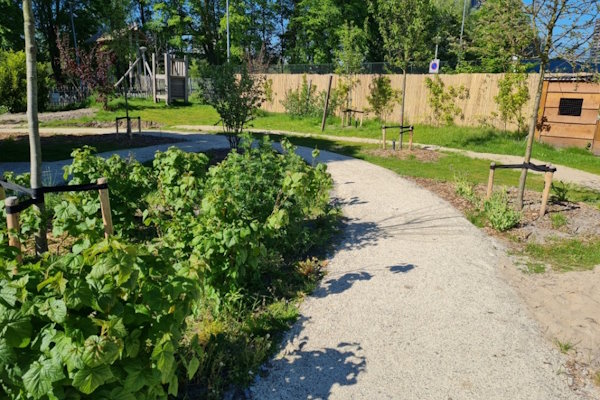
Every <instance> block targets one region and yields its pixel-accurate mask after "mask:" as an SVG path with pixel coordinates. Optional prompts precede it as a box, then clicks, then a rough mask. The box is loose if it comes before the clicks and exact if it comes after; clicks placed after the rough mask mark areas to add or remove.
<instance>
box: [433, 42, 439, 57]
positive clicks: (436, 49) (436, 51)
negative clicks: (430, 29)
mask: <svg viewBox="0 0 600 400" xmlns="http://www.w3.org/2000/svg"><path fill="white" fill-rule="evenodd" d="M438 46H439V44H438V43H436V44H435V57H433V58H434V59H435V60H437V55H438Z"/></svg>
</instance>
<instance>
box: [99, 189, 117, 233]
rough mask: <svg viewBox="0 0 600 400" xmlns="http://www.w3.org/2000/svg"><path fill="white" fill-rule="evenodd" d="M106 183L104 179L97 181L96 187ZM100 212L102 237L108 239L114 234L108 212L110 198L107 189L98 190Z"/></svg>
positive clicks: (109, 212) (110, 216)
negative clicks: (102, 226)
mask: <svg viewBox="0 0 600 400" xmlns="http://www.w3.org/2000/svg"><path fill="white" fill-rule="evenodd" d="M105 183H106V178H100V179H98V185H102V184H105ZM98 192H99V194H100V210H101V211H102V222H103V224H104V237H105V238H107V239H108V237H109V236H111V235H112V234H113V232H114V228H113V222H112V214H111V211H110V198H109V196H108V189H100V190H99V191H98Z"/></svg>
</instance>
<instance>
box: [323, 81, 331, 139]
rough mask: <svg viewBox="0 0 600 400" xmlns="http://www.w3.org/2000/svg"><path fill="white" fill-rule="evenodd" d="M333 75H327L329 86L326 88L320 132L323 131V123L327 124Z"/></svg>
mask: <svg viewBox="0 0 600 400" xmlns="http://www.w3.org/2000/svg"><path fill="white" fill-rule="evenodd" d="M332 81H333V75H329V85H328V86H327V96H326V97H325V109H324V110H323V121H321V132H323V131H324V130H325V122H327V110H328V109H329V95H330V94H331V82H332Z"/></svg>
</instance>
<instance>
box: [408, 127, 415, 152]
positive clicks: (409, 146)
mask: <svg viewBox="0 0 600 400" xmlns="http://www.w3.org/2000/svg"><path fill="white" fill-rule="evenodd" d="M413 132H414V129H413V127H412V126H411V127H410V137H409V138H408V150H409V151H412V148H413Z"/></svg>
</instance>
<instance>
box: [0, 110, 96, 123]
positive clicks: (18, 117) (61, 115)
mask: <svg viewBox="0 0 600 400" xmlns="http://www.w3.org/2000/svg"><path fill="white" fill-rule="evenodd" d="M95 114H96V110H95V109H93V108H80V109H78V110H70V111H54V112H44V113H39V114H38V118H39V120H40V122H47V121H56V120H68V119H76V118H82V117H92V116H94V115H95ZM26 122H27V115H26V114H25V113H17V114H10V113H7V114H2V115H0V125H14V124H22V123H26Z"/></svg>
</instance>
